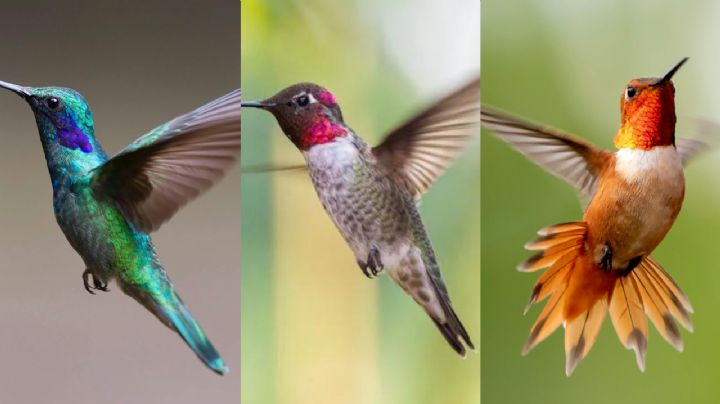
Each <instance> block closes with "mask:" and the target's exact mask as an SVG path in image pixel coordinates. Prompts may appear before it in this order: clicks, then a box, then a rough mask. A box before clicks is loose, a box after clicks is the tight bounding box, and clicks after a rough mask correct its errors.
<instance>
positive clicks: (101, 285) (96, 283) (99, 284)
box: [82, 269, 109, 295]
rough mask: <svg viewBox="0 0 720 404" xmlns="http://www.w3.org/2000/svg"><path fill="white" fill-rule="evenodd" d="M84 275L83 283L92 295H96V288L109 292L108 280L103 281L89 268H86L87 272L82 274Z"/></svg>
mask: <svg viewBox="0 0 720 404" xmlns="http://www.w3.org/2000/svg"><path fill="white" fill-rule="evenodd" d="M82 277H83V285H84V286H85V290H87V291H88V292H89V293H90V294H91V295H94V294H95V292H93V289H94V290H101V291H103V292H109V289H108V288H107V282H103V281H102V279H100V278H98V277H96V276H95V274H93V273H92V271H90V270H89V269H85V272H83V274H82ZM90 278H92V286H90Z"/></svg>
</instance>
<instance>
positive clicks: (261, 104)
mask: <svg viewBox="0 0 720 404" xmlns="http://www.w3.org/2000/svg"><path fill="white" fill-rule="evenodd" d="M273 105H274V104H268V103H265V102H263V101H245V102H243V101H240V106H241V107H250V108H260V109H266V108H268V107H272V106H273Z"/></svg>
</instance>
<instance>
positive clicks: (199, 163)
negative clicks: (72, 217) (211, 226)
mask: <svg viewBox="0 0 720 404" xmlns="http://www.w3.org/2000/svg"><path fill="white" fill-rule="evenodd" d="M239 155H240V90H235V91H232V92H230V93H229V94H226V95H225V96H223V97H220V98H218V99H216V100H214V101H211V102H210V103H208V104H206V105H204V106H202V107H200V108H198V109H196V110H194V111H192V112H190V113H187V114H185V115H182V116H179V117H177V118H175V119H173V120H172V121H170V122H167V123H165V124H164V125H161V126H159V127H157V128H155V129H154V130H152V131H151V132H150V133H148V134H146V135H145V136H143V137H141V138H139V139H138V140H136V141H134V142H133V143H131V144H130V145H129V146H128V147H126V148H125V149H124V150H122V151H121V152H120V153H118V154H117V155H115V156H114V157H113V158H112V159H110V160H108V161H107V162H106V163H105V164H103V165H102V166H100V167H98V168H96V169H95V170H93V172H92V173H91V175H92V176H93V178H92V182H91V185H92V187H93V189H94V190H95V192H96V194H98V195H101V196H103V197H107V198H111V199H114V200H115V202H116V203H117V205H118V207H119V208H120V210H121V211H122V213H123V215H124V216H125V218H126V219H127V220H128V221H129V222H130V223H132V224H133V226H135V228H136V229H138V230H142V231H145V232H151V231H154V230H157V229H158V228H159V227H160V225H162V224H163V223H164V222H165V221H167V220H168V219H170V218H171V217H172V216H173V215H174V214H175V212H177V211H178V209H180V207H182V206H183V205H185V204H186V203H188V202H189V201H190V200H192V199H193V198H195V197H196V196H198V195H200V194H201V193H203V192H205V191H206V190H208V189H209V188H210V187H211V186H212V185H213V184H214V183H215V182H216V181H217V180H219V179H220V178H221V177H222V176H223V175H224V174H225V172H226V171H227V170H228V168H229V167H230V166H231V165H232V164H233V163H234V162H235V160H236V159H237V158H238V157H239Z"/></svg>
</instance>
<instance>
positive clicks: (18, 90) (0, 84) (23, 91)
mask: <svg viewBox="0 0 720 404" xmlns="http://www.w3.org/2000/svg"><path fill="white" fill-rule="evenodd" d="M0 88H5V89H8V90H10V91H12V92H14V93H15V94H17V95H19V96H21V97H23V98H25V99H27V98H28V97H30V91H28V89H27V88H25V87H23V86H18V85H17V84H11V83H7V82H4V81H2V80H0Z"/></svg>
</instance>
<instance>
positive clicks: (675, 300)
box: [518, 222, 692, 376]
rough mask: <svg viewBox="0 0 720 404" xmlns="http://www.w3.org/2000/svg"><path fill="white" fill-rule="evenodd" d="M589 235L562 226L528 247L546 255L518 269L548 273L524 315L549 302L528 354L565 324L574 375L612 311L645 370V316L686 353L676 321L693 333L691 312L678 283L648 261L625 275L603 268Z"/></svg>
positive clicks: (578, 226) (577, 226)
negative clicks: (588, 241) (590, 249)
mask: <svg viewBox="0 0 720 404" xmlns="http://www.w3.org/2000/svg"><path fill="white" fill-rule="evenodd" d="M586 233H587V225H586V224H585V223H584V222H572V223H562V224H558V225H555V226H550V227H547V228H545V229H542V230H540V231H539V232H538V234H540V237H539V238H538V239H536V240H535V241H532V242H530V243H528V244H526V246H525V247H526V248H527V249H529V250H541V251H540V252H539V253H538V254H536V255H534V256H532V257H530V259H528V260H527V261H526V262H525V263H523V264H521V265H520V267H519V268H518V269H519V270H520V271H522V272H532V271H537V270H539V269H542V268H546V267H549V268H548V269H547V270H546V271H545V273H543V274H542V276H541V277H540V279H538V281H537V283H536V284H535V287H534V288H533V292H532V294H531V296H530V300H529V301H528V304H527V306H526V307H525V312H527V311H528V310H529V308H530V306H532V305H533V304H535V303H538V302H540V301H542V300H544V299H545V298H547V297H550V298H549V300H548V302H547V303H546V304H545V307H543V310H542V312H541V313H540V316H539V317H538V319H537V320H536V321H535V324H534V325H533V327H532V329H531V331H530V336H529V337H528V340H527V342H526V344H525V347H524V348H523V355H525V354H527V353H528V352H529V351H530V350H531V349H533V348H534V347H535V346H536V345H537V344H539V343H540V342H541V341H543V340H544V339H545V338H547V337H548V336H549V335H550V334H552V333H553V332H554V331H555V330H556V329H557V328H558V327H559V326H560V324H563V325H564V326H565V373H566V374H567V375H568V376H569V375H570V374H572V372H573V371H574V370H575V367H576V366H577V365H578V364H579V363H580V361H581V360H582V359H583V358H584V357H585V356H586V355H587V353H588V352H589V351H590V349H591V348H592V346H593V344H594V343H595V339H596V338H597V335H598V333H599V331H600V327H601V326H602V322H603V320H604V319H605V315H606V314H607V313H608V311H609V312H610V318H611V320H612V323H613V326H614V327H615V331H616V332H617V335H618V337H619V338H620V341H621V342H622V343H623V345H624V346H625V347H626V348H628V349H632V350H634V351H635V355H636V360H637V363H638V366H639V367H640V369H641V370H644V368H645V352H646V350H647V333H648V330H647V317H646V313H647V315H648V316H649V317H650V319H651V320H652V322H653V323H654V324H655V327H656V328H657V329H658V331H659V332H660V334H661V335H662V336H663V337H664V338H665V339H666V340H667V341H668V342H670V343H671V344H672V345H673V346H675V347H676V348H677V349H679V350H681V349H682V337H681V336H680V332H679V330H678V328H677V325H676V323H675V321H676V320H677V321H678V322H680V324H682V325H683V326H684V327H685V328H687V329H689V330H692V323H691V321H690V316H689V313H690V312H692V307H691V306H690V302H689V301H688V300H687V297H685V294H683V292H682V291H681V290H680V288H679V287H678V286H677V284H676V283H675V281H673V279H672V278H671V277H670V275H668V274H667V273H666V272H665V271H664V270H663V269H662V267H660V265H658V264H657V263H656V262H655V261H654V260H653V259H652V258H650V257H649V256H647V257H644V258H643V259H642V260H641V261H640V263H639V264H638V265H637V266H636V267H635V268H633V269H631V270H630V271H629V272H626V273H622V272H620V271H617V270H605V269H602V268H600V267H599V266H598V265H596V264H594V263H593V262H592V260H591V259H590V257H589V256H588V255H587V254H586V250H585V239H586Z"/></svg>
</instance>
